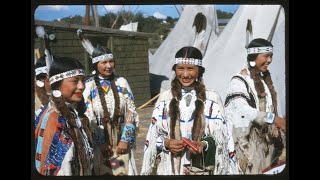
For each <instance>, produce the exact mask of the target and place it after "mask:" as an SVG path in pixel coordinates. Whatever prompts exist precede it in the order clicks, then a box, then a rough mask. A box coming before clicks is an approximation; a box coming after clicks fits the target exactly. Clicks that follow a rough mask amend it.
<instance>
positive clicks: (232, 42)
mask: <svg viewBox="0 0 320 180" xmlns="http://www.w3.org/2000/svg"><path fill="white" fill-rule="evenodd" d="M250 24H251V27H249V26H250ZM247 27H249V28H247ZM247 29H249V30H250V29H251V31H247ZM255 38H264V39H267V40H269V41H271V43H272V44H273V46H274V48H273V49H274V53H273V61H272V64H271V65H270V67H269V70H270V73H271V77H272V79H273V83H274V86H275V90H276V91H277V93H278V94H277V95H278V97H277V98H278V113H279V115H280V116H284V115H285V114H286V109H285V107H286V106H285V105H286V93H285V92H286V84H285V77H286V76H285V75H286V74H285V70H286V68H285V17H284V9H283V8H282V6H280V5H240V7H239V9H238V10H237V12H236V13H235V14H234V15H233V17H232V19H231V20H230V21H229V23H228V24H227V26H226V27H225V29H224V30H223V32H222V33H221V34H220V36H219V38H218V39H217V40H216V41H215V42H214V44H213V45H212V46H211V47H208V49H207V52H206V54H205V56H204V58H203V63H204V67H205V68H206V72H205V73H204V83H205V85H206V87H207V88H209V89H213V90H215V91H216V92H218V94H220V96H221V98H222V100H223V101H224V100H225V97H226V91H227V88H228V84H229V82H230V80H231V77H232V76H233V75H234V74H236V73H239V72H240V70H241V69H242V68H243V67H245V66H246V63H247V54H246V48H245V47H246V44H247V43H248V42H250V41H251V40H252V39H255Z"/></svg>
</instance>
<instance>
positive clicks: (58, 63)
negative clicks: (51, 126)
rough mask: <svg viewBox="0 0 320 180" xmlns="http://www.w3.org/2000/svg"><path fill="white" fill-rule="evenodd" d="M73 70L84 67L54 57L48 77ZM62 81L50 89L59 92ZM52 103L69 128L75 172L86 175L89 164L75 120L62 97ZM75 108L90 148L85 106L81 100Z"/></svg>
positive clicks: (56, 98) (68, 60)
mask: <svg viewBox="0 0 320 180" xmlns="http://www.w3.org/2000/svg"><path fill="white" fill-rule="evenodd" d="M73 69H84V67H83V65H82V64H81V63H80V62H79V61H78V60H77V59H74V58H70V57H57V56H56V57H54V61H53V63H52V65H51V67H50V71H49V76H50V77H52V76H54V75H56V74H60V73H63V72H66V71H70V70H73ZM62 81H63V80H61V81H57V82H54V83H52V84H51V89H52V90H59V87H60V86H61V84H62ZM52 101H53V102H54V104H55V107H56V108H57V109H58V111H59V112H60V115H62V116H63V117H64V118H65V120H66V123H67V125H69V127H70V128H69V129H68V130H69V133H70V136H71V138H72V140H73V142H74V146H75V154H76V158H75V162H76V164H78V166H76V167H78V168H79V169H76V170H77V171H78V172H84V174H83V175H87V174H86V172H87V171H88V169H90V164H89V163H88V161H87V158H86V152H85V148H84V147H85V144H84V143H83V141H82V140H81V135H80V132H79V129H78V126H77V124H76V120H75V118H76V117H75V115H74V114H73V113H72V112H71V110H70V109H69V108H68V106H67V104H66V102H67V101H66V99H65V98H64V97H63V96H60V97H55V96H52ZM77 107H78V108H77V110H79V111H78V115H79V118H80V121H81V124H82V127H83V130H84V131H85V133H86V135H87V137H88V140H89V144H90V146H92V138H91V132H90V130H89V119H88V118H87V117H86V116H85V115H84V112H85V111H84V109H85V108H84V107H85V104H84V100H83V98H82V100H81V101H80V102H78V103H77ZM80 163H81V166H80V165H79V164H80ZM80 168H82V169H80Z"/></svg>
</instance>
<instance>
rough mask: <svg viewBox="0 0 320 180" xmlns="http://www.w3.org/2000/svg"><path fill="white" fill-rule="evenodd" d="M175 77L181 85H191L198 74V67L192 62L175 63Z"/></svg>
mask: <svg viewBox="0 0 320 180" xmlns="http://www.w3.org/2000/svg"><path fill="white" fill-rule="evenodd" d="M175 72H176V77H177V78H178V80H179V82H180V83H181V85H182V86H186V87H190V86H193V85H194V83H195V81H196V79H197V78H198V76H199V67H198V66H196V65H192V64H176V68H175Z"/></svg>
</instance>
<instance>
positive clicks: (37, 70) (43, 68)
mask: <svg viewBox="0 0 320 180" xmlns="http://www.w3.org/2000/svg"><path fill="white" fill-rule="evenodd" d="M35 71H36V76H38V75H39V74H41V73H45V74H48V68H47V67H46V66H42V67H38V68H36V70H35Z"/></svg>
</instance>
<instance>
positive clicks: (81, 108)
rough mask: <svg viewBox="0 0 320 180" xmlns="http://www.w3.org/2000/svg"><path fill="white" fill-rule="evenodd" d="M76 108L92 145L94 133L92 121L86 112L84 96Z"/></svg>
mask: <svg viewBox="0 0 320 180" xmlns="http://www.w3.org/2000/svg"><path fill="white" fill-rule="evenodd" d="M76 110H77V112H78V116H79V118H80V121H81V124H82V127H83V130H84V132H85V133H86V135H87V137H88V141H89V144H90V146H91V147H92V135H91V131H90V123H89V119H88V117H87V116H86V115H85V114H84V113H85V111H86V104H85V102H84V98H82V99H81V101H80V102H79V103H78V106H77V109H76Z"/></svg>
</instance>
